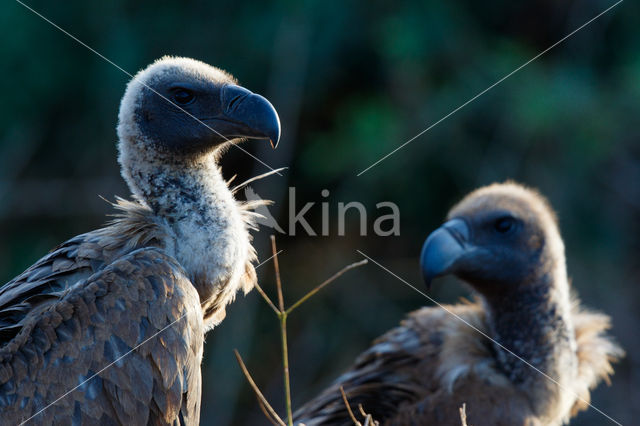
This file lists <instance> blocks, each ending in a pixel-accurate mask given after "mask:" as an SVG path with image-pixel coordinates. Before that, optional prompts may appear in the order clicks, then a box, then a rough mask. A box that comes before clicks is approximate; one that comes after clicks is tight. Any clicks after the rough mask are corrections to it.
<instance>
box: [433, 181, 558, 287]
mask: <svg viewBox="0 0 640 426" xmlns="http://www.w3.org/2000/svg"><path fill="white" fill-rule="evenodd" d="M447 219H448V220H447V222H445V223H444V224H443V225H442V226H441V227H440V228H438V229H437V230H435V231H434V232H433V233H432V234H431V235H429V237H428V238H427V240H426V242H425V244H424V246H423V248H422V254H421V266H422V271H423V275H424V278H425V281H426V283H427V285H429V284H430V283H431V281H432V280H433V279H434V278H436V277H439V276H442V275H447V274H454V275H456V276H457V277H459V278H460V279H462V280H464V281H465V282H467V283H469V284H470V285H471V286H473V287H474V288H475V289H476V290H477V291H478V292H480V293H481V294H483V295H484V296H485V297H491V296H492V295H495V294H505V293H510V292H511V291H520V290H521V289H522V286H527V285H530V284H534V283H538V282H540V280H541V279H544V277H543V276H542V275H545V274H553V273H554V272H555V271H556V270H558V269H559V270H563V269H564V245H563V243H562V239H561V237H560V234H559V231H558V227H557V221H556V218H555V215H554V213H553V211H552V210H551V208H550V207H549V205H548V203H547V201H546V200H545V199H544V198H543V197H542V196H541V195H540V194H538V193H537V192H535V191H533V190H530V189H527V188H525V187H523V186H520V185H518V184H515V183H505V184H493V185H490V186H487V187H483V188H480V189H478V190H476V191H474V192H472V193H470V194H469V195H467V196H466V197H465V198H464V199H463V200H462V201H460V202H459V203H458V204H457V205H455V206H454V207H453V208H452V209H451V211H450V212H449V215H448V217H447ZM550 278H551V277H550Z"/></svg>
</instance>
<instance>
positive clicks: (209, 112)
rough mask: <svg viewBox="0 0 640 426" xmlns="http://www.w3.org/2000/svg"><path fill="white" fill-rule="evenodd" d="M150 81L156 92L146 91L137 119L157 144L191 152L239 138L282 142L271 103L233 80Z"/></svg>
mask: <svg viewBox="0 0 640 426" xmlns="http://www.w3.org/2000/svg"><path fill="white" fill-rule="evenodd" d="M148 85H149V87H151V88H152V89H153V90H151V89H150V88H149V87H145V88H143V89H142V95H141V96H142V98H141V101H140V104H139V107H138V110H137V111H136V122H137V124H138V126H139V127H140V130H141V132H142V134H144V135H145V136H147V137H148V138H149V139H150V140H152V141H154V143H156V144H157V145H158V146H157V147H156V148H161V149H164V150H165V151H168V152H170V153H172V154H176V155H179V154H184V155H191V154H200V153H204V152H208V151H211V150H212V149H214V148H215V147H217V146H219V145H221V144H223V143H225V142H227V141H230V140H233V139H238V138H249V139H269V140H270V141H271V144H272V146H273V147H274V148H275V146H276V145H277V143H278V140H279V138H280V120H279V118H278V114H277V112H276V111H275V109H274V108H273V106H272V105H271V104H270V103H269V101H268V100H266V99H265V98H263V97H262V96H260V95H256V94H254V93H251V92H250V91H248V90H247V89H244V88H243V87H240V86H237V85H235V84H233V83H232V82H213V81H202V80H199V79H195V78H190V77H189V76H185V77H183V78H180V76H172V75H165V76H163V78H160V79H157V80H156V81H151V82H149V83H148ZM156 92H157V93H156ZM185 112H186V113H185Z"/></svg>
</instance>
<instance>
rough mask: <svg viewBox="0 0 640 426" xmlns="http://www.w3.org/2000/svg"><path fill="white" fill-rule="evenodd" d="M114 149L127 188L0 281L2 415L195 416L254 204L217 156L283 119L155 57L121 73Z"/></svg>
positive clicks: (247, 285) (222, 78) (227, 80)
mask: <svg viewBox="0 0 640 426" xmlns="http://www.w3.org/2000/svg"><path fill="white" fill-rule="evenodd" d="M117 133H118V138H119V142H118V152H119V156H118V161H119V163H120V166H121V171H122V176H123V177H124V179H125V180H126V182H127V184H128V186H129V188H130V190H131V192H132V196H133V201H125V200H124V199H119V198H118V199H117V201H116V203H115V207H116V208H117V211H118V213H117V214H116V215H115V217H114V219H113V220H112V221H111V222H110V223H108V224H107V225H106V226H105V227H103V228H100V229H97V230H94V231H91V232H88V233H86V234H82V235H79V236H76V237H74V238H71V239H70V240H68V241H66V242H65V243H63V244H61V245H59V246H58V247H56V248H55V249H53V250H52V251H51V252H50V253H49V254H47V255H46V256H44V257H43V258H42V259H40V260H38V261H37V262H36V263H35V264H34V265H33V266H31V267H30V268H28V269H27V270H26V271H25V272H23V273H22V274H21V275H19V276H17V277H16V278H14V279H13V280H12V281H10V282H9V283H7V284H6V285H4V286H3V287H2V288H1V289H0V418H2V423H3V424H24V423H28V422H30V423H33V424H38V425H53V424H56V425H58V424H66V425H81V424H104V425H147V424H149V425H195V424H198V423H199V416H200V393H201V380H202V379H201V373H200V364H201V359H202V349H203V341H204V334H205V332H206V331H207V330H209V329H211V328H212V327H214V326H215V325H216V324H218V323H219V322H220V321H221V320H222V319H223V318H224V316H225V306H226V305H227V304H229V303H230V302H232V301H233V299H234V297H235V294H236V292H237V291H238V290H239V289H242V290H244V291H245V292H247V291H249V290H250V289H251V288H252V287H253V285H254V283H255V281H256V274H255V271H254V267H253V265H252V262H254V261H255V260H256V254H255V251H254V249H253V247H252V245H251V239H250V235H249V229H250V228H251V227H252V226H253V221H254V219H255V215H254V214H253V213H252V211H251V207H250V206H247V205H246V203H244V204H243V203H241V202H238V201H236V200H235V198H234V196H233V193H232V190H230V189H229V187H228V182H226V181H225V180H224V179H223V177H222V174H221V171H220V169H219V167H218V164H217V162H218V158H219V157H220V154H221V153H222V151H223V150H224V149H225V148H226V147H228V146H230V145H231V144H234V143H237V142H239V141H241V140H243V139H246V138H254V139H269V140H270V141H271V144H272V146H274V147H275V144H277V142H278V140H279V137H280V122H279V118H278V115H277V113H276V111H275V109H274V108H273V106H272V105H271V104H270V103H269V101H267V100H266V99H265V98H263V97H262V96H260V95H257V94H254V93H252V92H250V91H249V90H247V89H245V88H243V87H240V86H238V85H237V83H236V80H234V78H233V77H232V76H231V75H229V74H228V73H226V72H225V71H222V70H220V69H218V68H215V67H212V66H210V65H207V64H205V63H203V62H200V61H197V60H194V59H189V58H178V57H164V58H161V59H159V60H157V61H156V62H154V63H153V64H151V65H150V66H148V67H147V68H146V69H144V70H142V71H140V72H139V73H138V74H137V75H136V76H135V77H133V78H132V80H131V81H130V82H129V84H128V86H127V88H126V91H125V94H124V96H123V98H122V102H121V104H120V112H119V117H118V126H117Z"/></svg>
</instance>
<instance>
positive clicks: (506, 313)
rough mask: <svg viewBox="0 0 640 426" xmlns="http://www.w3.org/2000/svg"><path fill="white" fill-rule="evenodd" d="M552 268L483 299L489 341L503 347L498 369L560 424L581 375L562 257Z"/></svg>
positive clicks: (535, 406)
mask: <svg viewBox="0 0 640 426" xmlns="http://www.w3.org/2000/svg"><path fill="white" fill-rule="evenodd" d="M553 263H555V264H554V265H553V267H551V268H543V269H546V270H545V271H544V272H541V273H539V274H536V275H535V276H533V277H530V278H529V279H527V282H525V283H521V284H520V285H516V286H514V287H513V288H511V289H510V291H506V292H503V293H502V294H499V295H492V296H491V297H485V304H486V307H487V309H486V312H487V315H488V324H489V328H490V332H491V336H492V337H493V339H495V341H496V342H497V343H499V344H497V343H494V344H493V349H494V351H495V354H496V360H497V364H498V367H499V369H500V370H502V371H503V373H504V374H506V376H507V377H508V378H509V380H510V381H511V383H513V384H514V385H515V386H516V387H519V388H521V389H522V390H523V392H524V393H525V395H526V394H529V395H533V397H531V398H530V400H531V403H532V406H533V409H534V410H535V411H536V412H538V413H539V414H540V415H544V416H545V417H546V416H550V417H549V419H548V420H549V421H550V422H552V421H553V422H555V421H559V420H558V416H562V415H563V413H566V412H568V411H567V409H568V408H567V406H569V407H570V405H571V403H572V401H573V400H574V399H575V395H574V394H573V393H571V392H570V391H569V390H568V389H571V383H572V381H573V380H574V377H575V376H576V371H577V358H576V343H575V336H574V331H573V324H572V321H571V312H570V311H571V306H570V297H569V284H568V279H567V273H566V267H565V264H564V256H562V258H561V261H556V262H553ZM504 348H507V349H509V351H511V352H513V353H514V354H516V355H517V356H518V357H520V358H522V359H524V360H525V361H526V362H527V363H529V364H530V365H526V364H525V363H524V362H522V361H521V360H520V359H518V358H516V357H515V356H514V355H512V354H511V353H509V352H508V351H507V350H505V349H504ZM532 366H533V367H535V369H534V368H532ZM536 369H537V370H539V371H536ZM540 372H542V373H544V374H545V375H547V376H548V377H545V376H544V375H543V374H541V373H540ZM549 378H551V379H553V380H554V381H555V382H557V383H554V382H553V381H552V380H550V379H549Z"/></svg>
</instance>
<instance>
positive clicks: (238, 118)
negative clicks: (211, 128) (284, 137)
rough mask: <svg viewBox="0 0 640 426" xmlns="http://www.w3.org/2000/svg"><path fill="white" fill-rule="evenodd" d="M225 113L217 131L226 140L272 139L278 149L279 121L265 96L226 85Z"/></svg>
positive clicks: (232, 85) (221, 116)
mask: <svg viewBox="0 0 640 426" xmlns="http://www.w3.org/2000/svg"><path fill="white" fill-rule="evenodd" d="M221 103H222V114H221V115H219V116H217V117H216V118H215V121H216V124H215V129H216V130H217V131H218V132H220V134H222V135H223V136H224V137H226V138H229V139H232V138H249V139H269V142H271V147H272V148H274V149H275V147H276V146H278V141H279V140H280V118H279V117H278V113H277V112H276V109H275V108H274V107H273V105H271V103H270V102H269V101H268V100H266V99H265V98H264V97H262V96H260V95H257V94H255V93H252V92H250V91H249V90H247V89H245V88H244V87H240V86H236V85H235V84H227V85H225V86H223V87H222V89H221Z"/></svg>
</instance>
